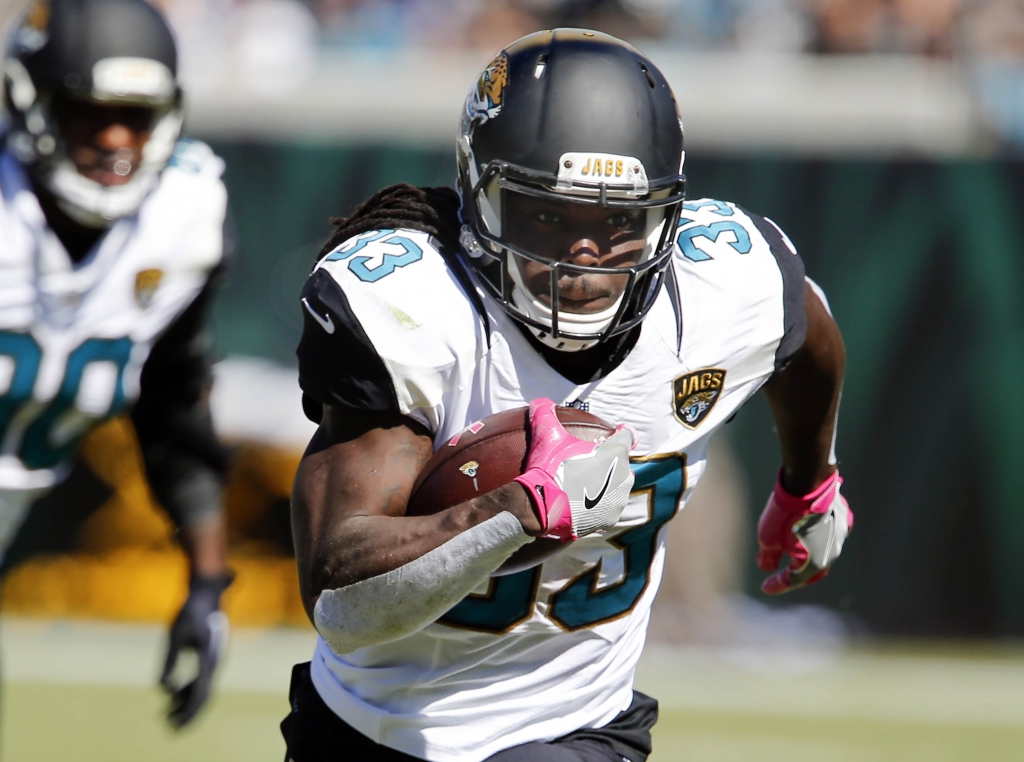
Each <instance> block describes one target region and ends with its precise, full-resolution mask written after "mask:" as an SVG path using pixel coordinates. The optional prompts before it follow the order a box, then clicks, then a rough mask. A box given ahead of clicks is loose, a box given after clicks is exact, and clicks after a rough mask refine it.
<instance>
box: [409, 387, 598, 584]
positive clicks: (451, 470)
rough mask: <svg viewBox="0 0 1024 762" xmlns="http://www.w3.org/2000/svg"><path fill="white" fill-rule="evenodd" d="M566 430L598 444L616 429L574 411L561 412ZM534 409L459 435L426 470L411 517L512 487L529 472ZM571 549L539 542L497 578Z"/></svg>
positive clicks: (509, 414) (516, 556) (510, 562)
mask: <svg viewBox="0 0 1024 762" xmlns="http://www.w3.org/2000/svg"><path fill="white" fill-rule="evenodd" d="M555 411H556V413H557V415H558V420H559V421H561V422H562V425H563V426H565V429H566V431H568V432H569V433H570V434H572V435H573V436H575V437H578V438H579V439H584V440H586V441H588V442H596V441H599V440H601V439H603V438H605V437H608V436H610V435H611V434H612V433H614V431H615V427H614V426H612V425H610V424H608V423H606V422H605V421H602V420H601V419H600V418H598V417H597V416H595V415H591V414H590V413H587V412H584V411H583V410H578V409H576V408H572V407H558V408H555ZM529 412H530V409H529V408H528V407H519V408H515V409H513V410H506V411H504V412H501V413H495V414H494V415H491V416H488V417H487V418H484V419H483V420H482V421H477V422H476V423H473V424H471V425H469V426H467V427H466V428H465V429H463V430H462V431H461V432H459V433H458V434H456V435H455V436H453V437H452V438H451V439H449V440H448V441H447V442H445V443H444V444H443V445H441V446H440V447H439V448H438V449H437V451H436V452H435V453H434V455H433V457H431V459H430V460H429V461H427V464H426V465H425V466H424V467H423V470H422V471H421V472H420V475H419V477H418V478H417V479H416V483H415V484H414V485H413V490H412V496H411V497H410V498H409V505H408V508H407V509H406V514H407V515H409V516H428V515H431V514H434V513H437V512H439V511H443V510H444V509H446V508H451V507H452V506H453V505H458V504H459V503H464V502H465V501H467V500H471V499H472V498H474V497H478V496H480V495H483V494H486V493H487V492H490V491H491V490H493V489H497V488H498V487H501V486H503V485H505V484H508V483H509V482H511V481H512V480H513V479H515V478H516V477H517V476H519V475H520V474H521V473H523V471H524V470H525V468H526V454H527V450H528V441H527V439H528V435H529V419H528V416H529ZM565 546H566V543H564V542H562V541H560V540H551V539H545V538H537V539H536V540H534V541H533V542H531V543H529V544H528V545H524V546H523V547H522V548H520V549H519V550H517V551H516V552H515V553H514V554H513V555H512V556H511V557H510V558H509V559H508V560H507V561H506V562H505V563H504V564H502V565H501V567H500V568H499V569H498V570H497V571H496V572H494V574H495V575H502V574H511V573H513V572H517V571H522V570H523V569H529V568H531V567H533V566H536V565H537V564H539V563H541V562H543V561H544V560H546V559H548V558H550V557H551V556H553V555H554V554H555V553H558V552H559V551H560V550H562V549H563V548H564V547H565Z"/></svg>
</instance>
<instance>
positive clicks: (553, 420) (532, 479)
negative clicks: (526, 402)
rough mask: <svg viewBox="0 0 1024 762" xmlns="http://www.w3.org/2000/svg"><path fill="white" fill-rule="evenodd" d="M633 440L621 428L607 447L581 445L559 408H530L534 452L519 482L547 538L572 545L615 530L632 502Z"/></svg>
mask: <svg viewBox="0 0 1024 762" xmlns="http://www.w3.org/2000/svg"><path fill="white" fill-rule="evenodd" d="M632 447H633V436H632V434H631V433H630V431H629V430H628V429H626V428H625V427H623V426H619V427H618V428H617V429H616V430H615V433H614V434H612V435H611V436H610V437H608V438H607V439H605V440H604V441H601V442H586V441H584V440H582V439H577V438H576V437H574V436H573V435H572V434H570V433H569V432H568V431H566V430H565V427H564V426H562V424H561V422H560V421H559V420H558V416H557V415H556V414H555V403H554V402H552V401H551V400H549V399H544V398H541V399H536V400H534V401H533V402H531V403H530V451H529V454H528V456H527V459H526V470H525V471H524V472H523V474H522V475H521V476H518V477H516V479H515V481H517V482H519V483H520V484H522V485H523V486H524V487H526V489H527V490H528V491H529V493H530V498H531V500H532V501H533V506H534V508H535V509H536V511H537V516H538V517H539V518H540V523H541V526H542V527H543V529H544V534H543V535H542V536H543V537H550V538H554V539H559V540H562V541H563V542H568V541H569V540H576V539H578V538H580V537H584V536H585V535H588V534H590V533H591V532H595V531H597V530H599V529H606V528H608V527H610V526H614V525H615V522H616V521H618V520H619V516H620V515H621V514H622V510H623V509H624V508H625V507H626V503H627V502H628V501H629V493H630V491H631V490H632V489H633V472H632V471H631V470H630V468H629V451H630V449H632Z"/></svg>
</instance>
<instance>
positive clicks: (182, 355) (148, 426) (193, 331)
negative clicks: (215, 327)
mask: <svg viewBox="0 0 1024 762" xmlns="http://www.w3.org/2000/svg"><path fill="white" fill-rule="evenodd" d="M220 277H221V271H220V270H218V271H216V272H215V273H214V274H213V275H212V276H211V278H210V280H209V281H208V282H207V284H206V285H205V287H204V288H203V290H202V291H201V292H200V293H199V295H198V296H197V297H196V299H195V300H194V301H193V302H192V304H190V305H189V306H188V307H187V308H186V309H185V311H184V312H183V313H182V314H181V315H180V316H179V317H178V318H177V320H175V321H174V322H173V323H172V324H171V325H170V327H169V328H168V329H167V330H166V331H165V332H164V334H163V335H162V336H161V337H160V338H159V339H158V340H157V342H156V343H155V344H154V346H153V349H152V351H151V352H150V355H149V357H148V358H147V360H146V364H145V365H144V366H143V369H142V376H141V379H140V386H141V389H140V393H139V400H138V402H136V404H135V406H134V407H133V408H132V412H131V418H132V423H133V424H134V426H135V432H136V434H137V436H138V439H139V445H140V447H141V449H142V457H143V461H144V463H145V467H146V476H147V479H148V480H149V484H150V487H151V488H152V490H153V494H154V496H155V497H156V499H157V500H158V501H159V503H160V504H161V505H162V506H163V507H164V508H165V509H166V510H167V512H168V513H169V514H170V516H171V519H172V520H173V521H174V523H175V525H176V526H177V527H179V528H181V527H185V526H189V525H193V524H196V523H198V522H200V521H203V520H204V519H206V518H208V517H209V516H212V515H215V514H217V513H219V512H220V495H221V488H222V486H223V482H224V476H225V473H226V471H227V466H228V459H229V455H230V451H229V450H228V448H226V447H225V446H224V445H223V444H221V442H220V441H219V440H218V439H217V435H216V434H215V433H214V430H213V421H212V419H211V416H210V406H209V392H210V388H211V386H212V381H213V375H212V372H211V343H212V341H211V336H210V332H209V329H208V327H207V321H208V317H209V313H210V308H211V305H212V301H213V296H214V292H215V290H216V287H217V283H218V282H219V280H220Z"/></svg>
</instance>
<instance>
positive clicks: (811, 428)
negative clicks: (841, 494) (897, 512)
mask: <svg viewBox="0 0 1024 762" xmlns="http://www.w3.org/2000/svg"><path fill="white" fill-rule="evenodd" d="M805 309H806V310H807V338H806V340H805V341H804V345H803V346H802V347H801V348H800V350H798V351H797V353H796V354H795V355H794V356H793V360H792V362H790V364H789V365H788V366H787V367H786V368H785V369H784V370H782V371H779V372H778V373H776V374H775V375H774V376H773V377H772V378H771V379H770V380H769V381H768V383H767V384H765V387H764V388H765V395H766V396H767V398H768V403H769V405H770V406H771V410H772V415H773V417H774V418H775V424H776V428H777V430H778V437H779V446H780V448H781V451H782V481H783V486H784V487H785V488H786V489H787V490H788V491H789V492H791V493H793V494H798V495H802V494H806V493H808V492H810V491H811V490H813V489H814V487H816V486H817V485H818V484H820V483H821V482H823V481H824V480H825V479H826V478H827V477H828V476H829V475H830V474H832V473H833V472H834V471H835V470H836V466H835V463H834V462H833V459H832V457H831V455H832V444H833V437H834V434H835V427H836V417H837V414H838V411H839V397H840V391H841V389H842V383H843V372H844V369H845V365H846V354H845V349H844V348H843V340H842V337H841V336H840V333H839V329H838V327H837V326H836V324H835V321H834V320H833V319H832V317H831V315H829V314H828V311H827V310H826V309H825V307H824V305H822V304H821V302H820V301H819V300H818V298H817V296H816V295H815V294H814V293H813V291H811V290H810V288H808V291H807V297H806V299H805Z"/></svg>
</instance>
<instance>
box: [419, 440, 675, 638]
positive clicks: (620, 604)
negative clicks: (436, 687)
mask: <svg viewBox="0 0 1024 762" xmlns="http://www.w3.org/2000/svg"><path fill="white" fill-rule="evenodd" d="M685 466H686V457H685V456H684V455H681V454H673V455H663V456H656V457H654V458H651V459H649V460H640V461H635V462H634V463H633V472H634V474H635V475H636V481H635V483H634V485H633V494H634V495H637V494H640V495H644V496H645V497H646V498H647V510H648V516H649V519H648V521H647V522H646V523H645V524H642V525H640V526H638V527H635V528H633V529H628V530H626V531H625V532H622V533H621V534H618V535H616V536H615V537H613V538H611V539H610V540H608V543H609V544H610V545H611V546H612V547H613V548H615V549H616V550H618V551H619V552H621V553H622V554H623V561H624V563H623V568H624V572H623V575H622V579H620V580H619V581H617V582H614V583H612V584H610V585H606V586H605V587H598V585H597V582H598V577H599V575H600V573H601V566H600V563H598V564H597V565H595V566H593V567H591V568H590V569H588V570H587V571H585V572H584V573H583V574H581V575H580V576H578V577H576V578H575V579H573V580H571V581H570V582H569V583H568V584H567V585H566V586H565V587H563V588H562V589H561V590H559V591H558V592H556V593H554V594H552V595H551V597H550V598H549V599H548V610H547V617H548V619H550V620H551V621H553V622H555V623H556V624H557V625H558V626H559V627H561V628H562V629H564V630H568V631H572V630H579V629H583V628H586V627H593V626H595V625H598V624H601V623H602V622H607V621H610V620H612V619H617V618H619V617H621V616H623V615H625V614H627V613H629V612H630V611H631V610H632V609H633V607H634V606H636V603H637V601H639V600H640V596H641V595H643V592H644V590H646V589H647V585H648V584H649V583H650V581H651V562H652V561H653V560H654V552H655V549H656V548H657V544H658V532H659V531H660V530H661V528H662V527H663V526H665V524H666V523H668V521H669V519H671V518H672V517H673V516H674V515H675V514H676V511H678V510H679V500H680V498H681V497H682V494H683V490H684V489H686V468H685ZM540 570H541V567H540V566H537V567H535V568H533V569H526V570H524V571H521V572H519V573H517V574H509V575H507V576H504V577H493V578H492V579H491V584H490V589H488V591H487V593H485V594H483V595H468V596H466V597H465V598H464V599H462V601H460V602H459V603H458V604H456V605H455V607H454V608H452V609H451V610H450V611H449V612H448V613H447V614H445V615H444V616H443V617H441V619H440V620H438V621H439V623H440V624H446V625H449V626H452V627H461V628H464V629H470V630H479V631H482V632H489V633H493V634H495V635H499V634H501V633H504V632H508V631H509V630H511V629H512V628H513V627H515V626H516V625H518V624H520V623H522V622H524V621H526V620H527V619H529V618H530V617H531V616H533V608H534V604H535V603H536V596H537V588H538V583H539V582H540Z"/></svg>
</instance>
